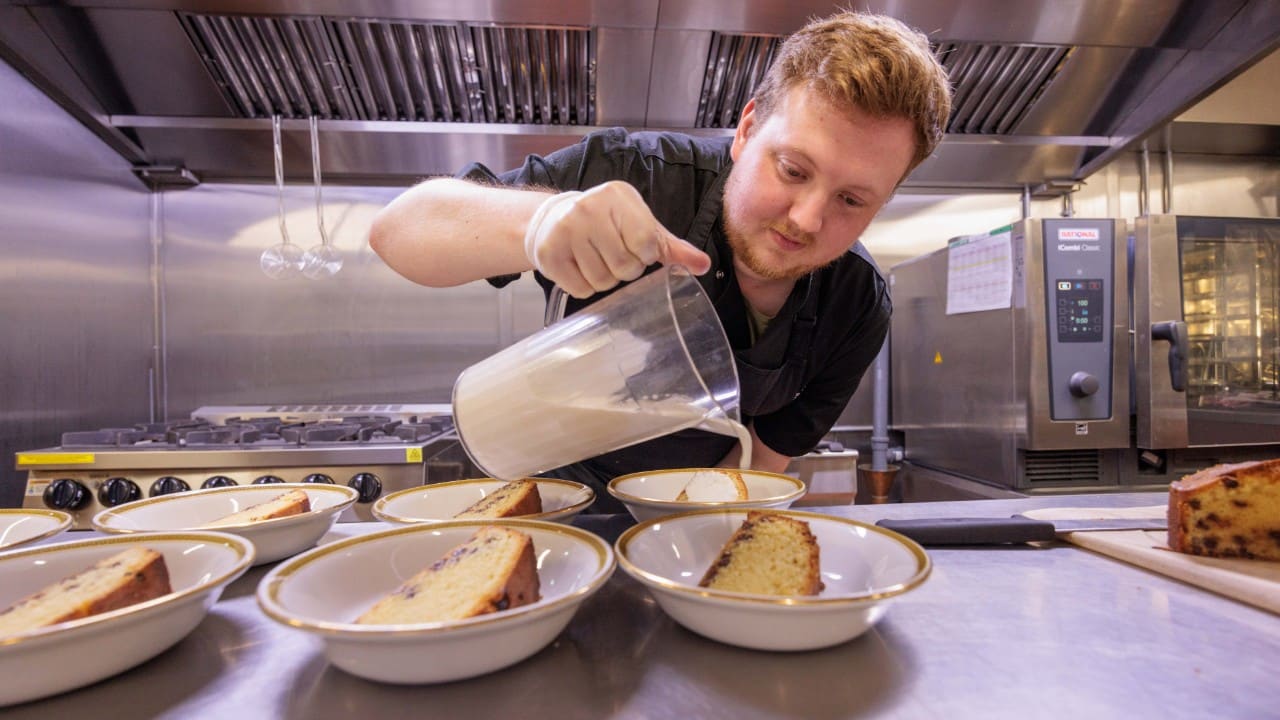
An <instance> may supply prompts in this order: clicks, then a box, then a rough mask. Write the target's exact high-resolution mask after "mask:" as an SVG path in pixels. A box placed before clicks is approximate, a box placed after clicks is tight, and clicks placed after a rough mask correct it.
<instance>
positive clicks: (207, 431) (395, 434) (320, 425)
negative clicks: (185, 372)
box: [62, 415, 453, 450]
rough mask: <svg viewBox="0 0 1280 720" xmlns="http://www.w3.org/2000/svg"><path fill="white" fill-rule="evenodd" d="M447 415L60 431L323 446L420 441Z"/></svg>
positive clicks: (105, 441) (91, 438) (73, 441)
mask: <svg viewBox="0 0 1280 720" xmlns="http://www.w3.org/2000/svg"><path fill="white" fill-rule="evenodd" d="M452 428H453V420H452V418H449V417H447V416H443V417H431V418H423V419H420V418H418V417H417V416H412V417H410V418H409V421H407V422H406V421H403V420H398V419H392V418H390V417H386V416H382V415H352V416H347V417H343V418H342V419H340V420H338V419H335V420H321V421H315V422H294V423H289V422H285V421H283V420H281V419H280V418H278V417H232V418H229V419H228V420H227V421H226V423H225V424H222V425H219V424H216V423H211V422H206V421H203V420H187V419H184V420H173V421H169V422H160V423H140V424H138V425H135V426H134V427H131V428H102V429H100V430H89V431H80V432H68V433H63V434H62V447H64V448H124V449H131V450H145V449H157V450H164V449H178V448H183V447H241V448H245V449H252V448H258V447H263V448H265V447H289V446H306V445H322V444H360V443H365V444H374V443H397V444H403V443H419V442H423V441H425V440H429V439H431V438H433V437H435V436H436V435H440V434H441V433H443V432H446V431H448V430H451V429H452Z"/></svg>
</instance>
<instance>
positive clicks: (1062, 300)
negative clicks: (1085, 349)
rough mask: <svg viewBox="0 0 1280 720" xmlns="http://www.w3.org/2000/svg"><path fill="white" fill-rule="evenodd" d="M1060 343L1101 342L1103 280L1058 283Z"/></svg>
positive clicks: (1060, 281)
mask: <svg viewBox="0 0 1280 720" xmlns="http://www.w3.org/2000/svg"><path fill="white" fill-rule="evenodd" d="M1056 285H1057V289H1058V292H1057V296H1056V303H1055V304H1056V307H1057V317H1058V342H1102V329H1103V328H1102V322H1103V312H1102V280H1097V279H1093V280H1089V279H1085V280H1079V279H1073V280H1058V281H1057V283H1056Z"/></svg>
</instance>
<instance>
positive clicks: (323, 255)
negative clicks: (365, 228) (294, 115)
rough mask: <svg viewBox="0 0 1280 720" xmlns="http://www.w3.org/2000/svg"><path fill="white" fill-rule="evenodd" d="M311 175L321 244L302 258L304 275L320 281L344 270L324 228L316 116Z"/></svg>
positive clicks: (313, 118)
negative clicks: (314, 183)
mask: <svg viewBox="0 0 1280 720" xmlns="http://www.w3.org/2000/svg"><path fill="white" fill-rule="evenodd" d="M311 174H312V175H313V176H314V177H315V182H316V223H317V224H319V226H320V244H319V245H316V246H314V247H312V248H311V249H310V250H307V252H306V253H305V254H303V256H302V274H303V275H306V276H307V277H309V278H312V279H314V280H318V279H320V278H327V277H333V276H334V275H336V274H337V273H338V271H339V270H341V269H342V253H340V252H338V249H337V248H336V247H334V246H333V243H332V242H330V241H329V232H328V231H327V230H325V228H324V200H323V198H322V197H321V195H320V130H319V123H318V122H317V120H316V116H315V115H312V116H311Z"/></svg>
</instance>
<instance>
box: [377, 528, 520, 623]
mask: <svg viewBox="0 0 1280 720" xmlns="http://www.w3.org/2000/svg"><path fill="white" fill-rule="evenodd" d="M538 599H539V595H538V567H537V563H536V562H535V561H534V555H533V539H532V538H530V537H529V536H528V535H526V534H524V533H522V532H519V531H517V530H511V529H508V528H503V527H496V526H486V527H482V528H480V529H479V530H478V531H476V533H475V535H472V536H471V538H470V539H469V540H467V541H466V542H465V543H463V544H461V545H459V546H457V547H455V548H453V549H452V550H450V551H449V552H448V553H446V554H445V556H444V557H442V558H440V559H439V560H436V561H435V562H434V563H432V564H431V566H430V567H428V568H427V569H425V570H423V571H422V572H420V573H418V574H417V575H414V576H413V577H411V578H409V579H408V580H407V581H406V582H405V583H404V584H403V585H401V586H400V588H399V589H398V590H396V591H395V592H394V593H392V594H390V595H388V596H386V597H384V598H382V599H381V600H379V601H378V602H377V603H376V604H374V606H373V607H371V608H369V610H368V611H367V612H365V613H364V614H363V615H361V616H360V617H358V618H356V622H357V623H363V624H370V625H402V624H409V623H427V622H443V621H448V620H463V619H465V618H469V617H475V616H476V615H484V614H487V613H491V612H497V611H499V610H509V609H511V608H515V607H520V606H521V605H528V604H530V603H534V602H537V601H538Z"/></svg>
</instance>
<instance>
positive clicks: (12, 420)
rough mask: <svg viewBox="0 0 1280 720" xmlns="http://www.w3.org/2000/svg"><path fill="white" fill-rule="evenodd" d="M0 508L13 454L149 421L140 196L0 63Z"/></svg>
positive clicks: (147, 263)
mask: <svg viewBox="0 0 1280 720" xmlns="http://www.w3.org/2000/svg"><path fill="white" fill-rule="evenodd" d="M0 194H2V195H3V198H4V199H3V201H0V308H3V311H0V338H3V341H2V342H3V347H2V348H0V358H2V359H3V372H2V373H0V507H16V506H18V505H19V504H20V501H21V493H22V490H23V488H24V487H25V483H26V481H25V473H19V472H17V471H16V470H14V466H13V463H14V452H15V451H19V450H30V449H32V448H36V447H46V446H49V445H56V444H57V442H58V438H59V436H60V434H61V432H62V431H64V430H68V429H73V428H80V427H103V426H109V425H117V424H121V423H129V422H137V421H138V420H139V419H146V417H147V410H148V368H149V365H150V358H151V354H150V349H151V341H152V322H151V319H152V295H151V281H150V277H151V244H150V239H149V238H150V235H149V222H148V217H149V211H148V194H147V192H146V189H145V188H144V187H143V186H142V184H141V183H139V182H138V181H137V180H136V179H135V178H134V177H133V176H132V175H131V174H130V173H129V164H128V163H127V162H125V161H124V160H123V159H121V158H120V156H119V155H117V154H116V153H115V152H114V151H113V150H111V149H110V148H108V147H107V146H106V145H105V144H103V143H102V141H100V140H99V139H98V138H97V137H95V136H94V135H93V134H92V133H90V132H89V131H88V130H87V129H85V127H84V126H83V125H81V124H80V123H78V122H76V121H75V120H74V119H73V118H72V117H71V116H69V115H67V114H66V113H65V112H64V111H63V110H62V109H60V108H59V107H58V106H56V105H55V104H54V103H53V102H52V101H50V100H49V98H48V97H46V96H45V95H44V94H43V93H41V92H40V91H39V90H37V89H36V88H35V87H33V86H32V85H31V84H30V83H28V82H27V81H26V80H25V79H24V78H23V77H21V76H20V75H19V74H18V73H17V72H15V71H14V70H13V69H12V68H11V67H9V66H8V65H6V64H4V63H0Z"/></svg>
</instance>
